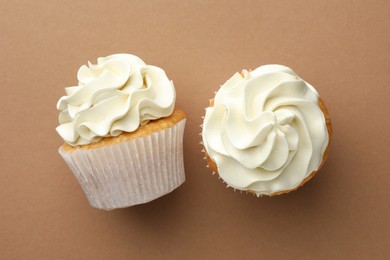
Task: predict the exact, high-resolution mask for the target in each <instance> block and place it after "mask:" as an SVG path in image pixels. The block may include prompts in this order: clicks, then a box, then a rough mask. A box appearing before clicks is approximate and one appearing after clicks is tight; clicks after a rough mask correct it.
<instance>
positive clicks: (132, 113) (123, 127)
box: [56, 54, 186, 210]
mask: <svg viewBox="0 0 390 260" xmlns="http://www.w3.org/2000/svg"><path fill="white" fill-rule="evenodd" d="M77 78H78V81H79V84H78V85H77V86H72V87H67V88H65V91H66V95H65V96H63V97H61V98H60V100H59V101H58V103H57V109H58V110H60V115H59V124H60V125H59V126H58V127H57V128H56V130H57V132H58V134H59V135H60V136H61V137H62V138H63V139H64V141H65V143H64V144H63V145H62V146H61V147H60V149H59V153H60V155H61V156H62V157H63V159H64V160H65V162H66V163H67V164H68V166H69V168H70V169H71V170H72V172H73V173H74V175H75V176H76V178H77V180H78V182H79V183H80V185H81V187H82V188H83V190H84V192H85V194H86V196H87V198H88V200H89V202H90V204H91V206H93V207H95V208H99V209H105V210H111V209H115V208H124V207H129V206H132V205H136V204H141V203H146V202H148V201H151V200H154V199H156V198H158V197H161V196H163V195H165V194H167V193H169V192H171V191H172V190H174V189H176V188H177V187H178V186H180V185H181V184H182V183H183V182H184V181H185V175H184V165H183V133H184V126H185V122H186V115H185V113H184V112H183V111H181V110H179V109H175V98H176V94H175V88H174V85H173V83H172V81H170V80H169V79H168V77H167V75H166V74H165V72H164V70H162V69H161V68H158V67H155V66H151V65H146V64H145V63H144V62H143V61H142V60H141V59H140V58H138V57H137V56H134V55H130V54H115V55H111V56H108V57H104V58H99V59H98V60H97V64H91V63H88V66H87V65H84V66H81V68H80V69H79V71H78V73H77Z"/></svg>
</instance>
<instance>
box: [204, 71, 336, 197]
mask: <svg viewBox="0 0 390 260" xmlns="http://www.w3.org/2000/svg"><path fill="white" fill-rule="evenodd" d="M318 98H319V95H318V93H317V91H316V90H315V89H314V88H313V87H312V86H311V85H310V84H309V83H307V82H305V81H304V80H302V79H301V78H300V77H298V76H297V75H296V74H295V73H294V72H293V71H292V70H291V69H290V68H288V67H285V66H282V65H265V66H261V67H259V68H257V69H255V70H254V71H250V72H248V71H245V70H244V71H243V76H242V75H240V74H239V73H236V74H234V75H233V76H232V77H231V78H230V79H229V80H228V81H227V82H226V83H225V84H224V85H223V86H221V88H220V89H219V90H218V92H217V93H216V95H215V98H214V106H213V107H208V108H206V114H205V118H204V122H203V131H202V138H203V144H204V146H205V149H206V152H207V154H208V155H209V156H210V157H211V159H212V160H213V161H214V162H215V163H216V165H217V167H218V173H219V175H220V177H221V178H222V179H223V180H224V181H225V182H226V184H227V185H228V186H231V187H233V188H235V189H239V190H252V191H254V192H256V194H257V195H258V196H260V195H262V194H267V195H271V194H272V193H275V192H279V191H284V190H290V189H293V188H295V187H297V186H298V185H299V184H300V183H301V182H302V181H303V180H304V179H305V178H306V177H308V176H309V175H310V174H311V173H312V172H313V171H315V170H317V169H318V168H319V166H320V164H321V161H322V157H323V155H324V152H325V149H326V147H327V145H328V142H329V135H328V131H327V127H326V122H325V117H324V114H323V112H322V111H321V109H320V107H319V105H318Z"/></svg>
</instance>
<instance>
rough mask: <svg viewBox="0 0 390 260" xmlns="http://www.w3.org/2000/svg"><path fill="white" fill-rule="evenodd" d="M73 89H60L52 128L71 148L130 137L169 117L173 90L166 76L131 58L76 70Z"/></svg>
mask: <svg viewBox="0 0 390 260" xmlns="http://www.w3.org/2000/svg"><path fill="white" fill-rule="evenodd" d="M77 78H78V80H79V84H78V86H74V87H67V88H65V91H66V96H63V97H61V98H60V100H59V101H58V103H57V109H59V110H60V111H61V112H60V115H59V123H60V125H59V126H58V127H57V128H56V130H57V132H58V133H59V134H60V136H61V137H62V138H63V139H64V140H65V142H66V143H68V144H70V145H72V146H76V145H84V144H89V143H92V142H97V141H99V140H100V139H102V138H103V137H108V136H118V135H120V134H121V133H122V132H133V131H135V130H136V129H137V128H138V127H139V126H140V125H143V124H146V123H147V122H148V121H149V120H155V119H159V118H161V117H166V116H169V115H171V114H172V112H173V109H174V105H175V97H176V94H175V88H174V86H173V83H172V81H170V80H169V79H168V77H167V76H166V74H165V72H164V71H163V70H162V69H160V68H158V67H155V66H151V65H146V64H145V63H144V62H143V61H142V60H141V59H140V58H138V57H136V56H134V55H130V54H115V55H111V56H108V57H105V58H99V59H98V60H97V64H91V63H89V64H88V66H86V65H83V66H81V67H80V69H79V71H78V73H77Z"/></svg>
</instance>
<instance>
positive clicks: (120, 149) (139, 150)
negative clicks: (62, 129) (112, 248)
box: [59, 119, 186, 210]
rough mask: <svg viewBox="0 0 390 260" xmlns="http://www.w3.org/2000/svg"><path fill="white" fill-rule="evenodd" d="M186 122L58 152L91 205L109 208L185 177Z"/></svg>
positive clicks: (161, 191) (146, 197) (152, 195)
mask: <svg viewBox="0 0 390 260" xmlns="http://www.w3.org/2000/svg"><path fill="white" fill-rule="evenodd" d="M185 122H186V120H185V119H183V120H182V121H180V122H179V123H177V124H176V125H174V126H172V127H171V128H168V129H165V130H162V131H158V132H155V133H152V134H151V135H148V136H144V137H141V138H137V139H135V140H130V141H127V142H123V143H118V144H113V145H108V146H105V147H99V148H95V149H88V150H84V149H79V150H76V151H73V152H65V151H64V150H63V148H60V149H59V153H60V155H61V156H62V157H63V159H64V160H65V162H66V163H67V164H68V165H69V168H70V169H71V170H72V172H73V173H74V175H75V176H76V178H77V180H78V182H79V183H80V185H81V187H82V188H83V190H84V193H85V194H86V196H87V198H88V200H89V202H90V204H91V206H93V207H95V208H99V209H105V210H112V209H116V208H124V207H129V206H132V205H136V204H141V203H146V202H149V201H151V200H154V199H156V198H159V197H161V196H163V195H165V194H167V193H169V192H171V191H172V190H174V189H176V188H177V187H178V186H180V185H181V184H182V183H183V182H184V181H185V175H184V162H183V134H184V126H185Z"/></svg>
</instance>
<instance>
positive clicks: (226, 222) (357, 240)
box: [0, 0, 390, 259]
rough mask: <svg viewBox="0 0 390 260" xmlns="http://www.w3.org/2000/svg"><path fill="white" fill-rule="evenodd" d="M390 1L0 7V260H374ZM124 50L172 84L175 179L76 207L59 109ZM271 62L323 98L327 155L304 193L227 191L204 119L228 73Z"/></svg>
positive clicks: (378, 253)
mask: <svg viewBox="0 0 390 260" xmlns="http://www.w3.org/2000/svg"><path fill="white" fill-rule="evenodd" d="M389 32H390V2H389V1H41V0H39V1H1V2H0V61H1V65H0V79H1V84H0V90H1V102H0V119H1V131H0V144H1V148H2V149H1V152H0V163H1V165H0V166H1V167H0V205H1V209H0V258H1V259H186V258H190V259H239V258H241V259H298V258H299V259H354V258H358V259H384V258H388V256H389V255H390V247H389V244H390V228H389V219H390V210H389V203H388V198H389V197H390V189H389V187H390V174H389V173H390V170H389V169H390V160H389V154H390V149H389V147H390V139H389V135H388V131H389V129H390V117H389V115H388V114H389V112H390V102H389V97H390V87H389V86H390V37H389ZM113 53H133V54H135V55H137V56H139V57H141V58H142V59H143V60H144V61H145V62H146V63H148V64H152V65H156V66H159V67H162V68H163V69H164V70H165V71H166V73H167V75H168V76H169V77H170V78H171V79H172V80H173V81H174V84H175V87H176V91H177V102H176V106H177V107H178V108H181V109H182V110H184V111H185V112H186V114H187V125H186V132H185V137H184V154H185V158H184V159H185V169H186V182H185V183H184V184H183V185H182V186H180V187H179V188H178V189H177V190H175V191H174V192H172V193H170V194H168V195H167V196H165V197H163V198H160V199H158V200H155V201H153V202H151V203H148V204H145V205H139V206H135V207H131V208H127V209H121V210H115V211H112V212H105V211H100V210H97V209H94V208H92V207H90V206H89V204H88V201H87V199H86V197H85V196H84V194H83V192H82V190H81V188H80V186H79V185H78V183H77V181H76V178H75V177H74V176H73V174H72V173H71V171H70V170H69V169H68V167H67V166H66V164H65V162H64V161H63V160H62V158H61V157H60V156H59V154H58V153H57V149H58V147H59V146H60V145H61V144H62V140H61V138H60V137H59V136H58V135H57V133H56V131H55V127H56V126H57V124H58V121H57V117H58V111H57V110H56V108H55V106H56V102H57V100H58V99H59V98H60V97H61V96H62V95H64V93H65V92H64V87H67V86H71V85H76V84H77V79H76V73H77V70H78V68H79V67H80V66H81V65H82V64H86V62H87V61H88V60H90V61H92V62H96V58H97V57H101V56H106V55H109V54H113ZM269 63H279V64H284V65H287V66H289V67H291V68H292V69H293V70H294V71H296V73H298V75H300V76H301V77H302V78H303V79H305V80H307V81H308V82H310V83H311V84H312V85H313V86H315V87H316V89H317V90H318V91H319V93H320V94H321V97H322V99H323V100H324V102H325V104H326V105H327V108H328V110H329V113H330V116H331V119H332V125H333V130H334V133H333V140H332V144H331V145H332V146H331V151H330V154H329V158H328V161H327V162H326V164H325V165H324V166H323V168H322V169H321V171H320V172H319V173H318V174H317V175H316V176H315V177H314V178H313V179H312V180H311V181H310V182H308V183H307V184H306V185H304V187H302V188H300V189H299V190H297V191H295V192H292V193H290V194H287V195H282V196H275V197H272V198H267V197H263V198H257V197H255V196H253V195H245V194H240V193H239V192H233V189H226V185H224V184H223V183H222V182H221V180H218V178H217V177H216V176H211V172H210V170H209V169H208V168H206V167H205V165H206V162H205V161H204V160H203V159H202V157H203V154H202V153H201V152H200V149H201V146H200V145H199V142H200V141H201V140H200V136H199V135H198V133H199V131H200V128H199V125H200V124H201V121H202V120H201V116H202V115H203V113H204V108H205V107H206V106H208V103H209V99H210V98H212V97H213V95H214V91H216V90H217V89H218V88H219V86H220V85H221V84H223V83H224V82H225V81H226V80H227V79H228V78H229V77H230V76H231V75H233V73H234V72H236V71H241V69H244V68H245V69H254V68H256V67H258V66H259V65H262V64H269Z"/></svg>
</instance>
